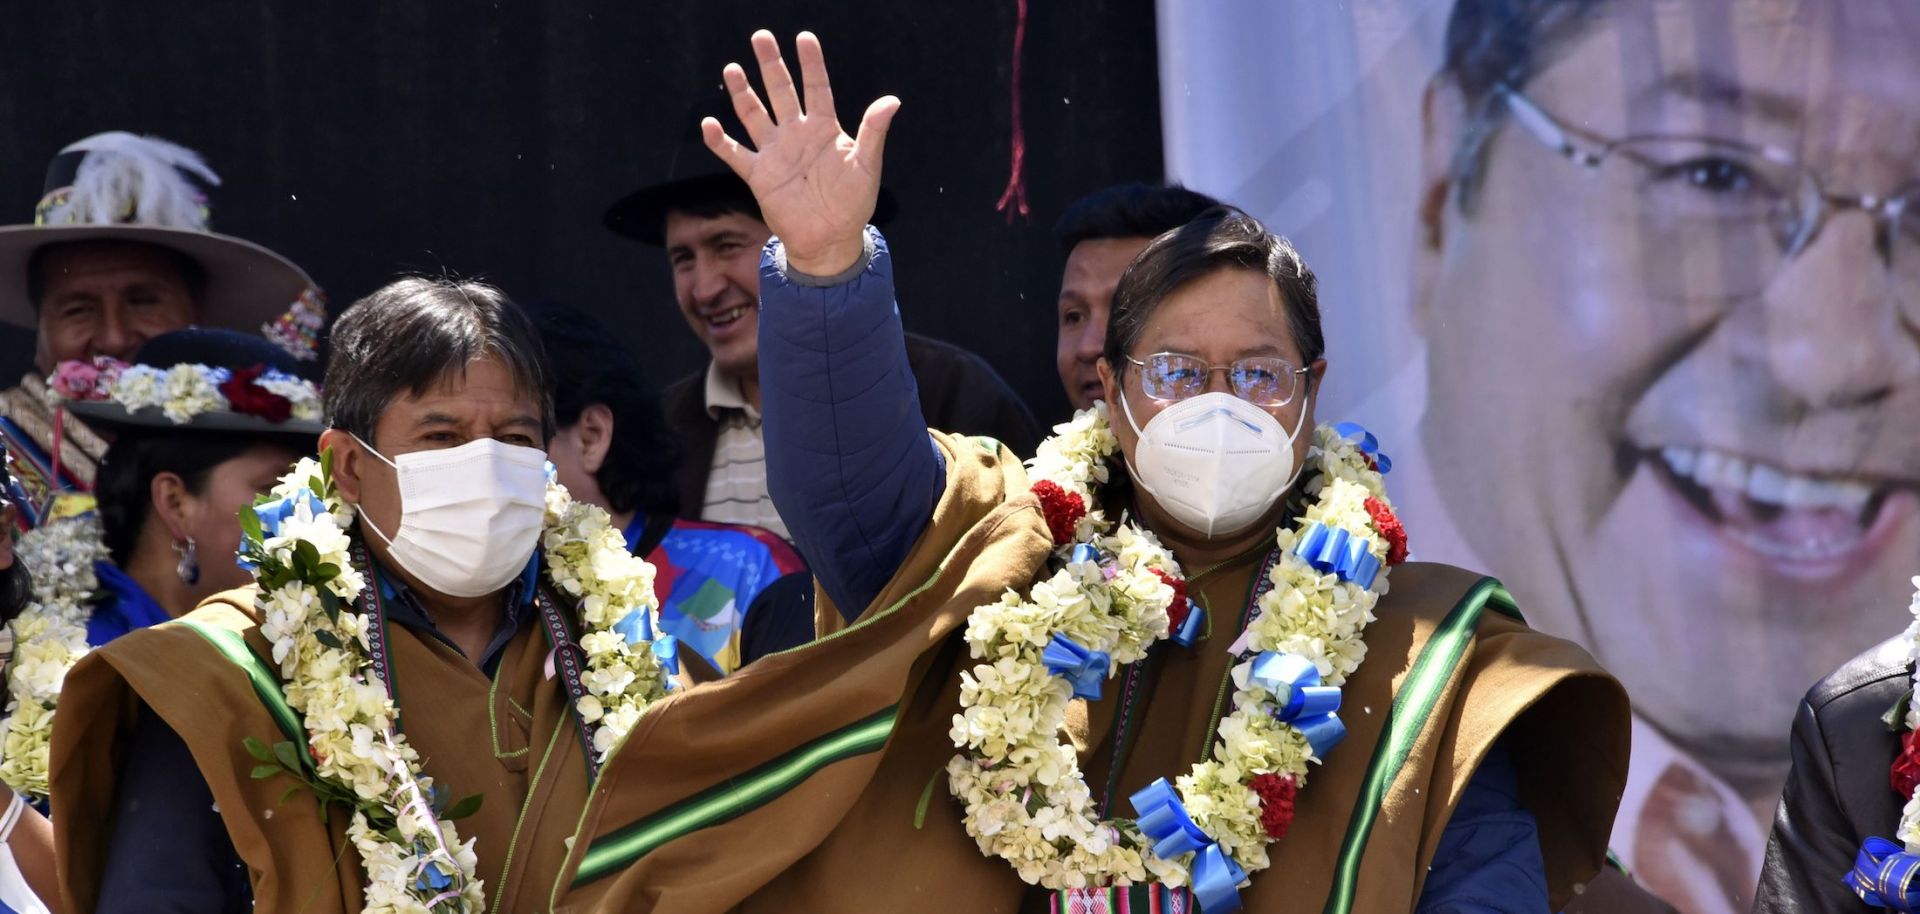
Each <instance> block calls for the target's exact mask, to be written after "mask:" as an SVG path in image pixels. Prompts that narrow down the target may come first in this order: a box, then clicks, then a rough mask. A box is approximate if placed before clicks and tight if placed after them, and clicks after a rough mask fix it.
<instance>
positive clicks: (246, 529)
mask: <svg viewBox="0 0 1920 914" xmlns="http://www.w3.org/2000/svg"><path fill="white" fill-rule="evenodd" d="M240 537H241V542H243V543H262V542H265V541H266V536H265V533H264V531H263V530H262V528H261V526H260V515H259V514H258V513H256V512H255V511H254V510H253V509H252V508H250V507H249V508H241V509H240Z"/></svg>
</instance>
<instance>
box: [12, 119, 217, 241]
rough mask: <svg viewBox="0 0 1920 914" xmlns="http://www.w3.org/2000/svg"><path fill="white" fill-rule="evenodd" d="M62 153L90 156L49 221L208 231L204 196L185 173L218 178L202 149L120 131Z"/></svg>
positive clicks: (206, 179)
mask: <svg viewBox="0 0 1920 914" xmlns="http://www.w3.org/2000/svg"><path fill="white" fill-rule="evenodd" d="M61 152H62V153H67V152H85V153H86V156H85V157H84V158H82V159H81V160H80V167H79V168H78V169H77V170H76V171H75V174H74V179H73V186H72V188H71V189H70V190H69V191H68V193H67V194H66V196H65V199H64V200H61V201H60V202H59V203H58V204H56V205H55V206H54V207H52V208H51V209H50V210H49V211H48V212H47V214H46V217H45V218H46V222H47V224H49V225H109V224H113V223H121V222H133V223H137V224H140V225H151V226H157V227H165V228H181V229H192V230H195V231H203V232H204V231H206V230H207V216H206V214H207V209H206V199H205V197H204V196H203V195H202V194H201V192H200V189H199V188H198V187H196V186H194V183H193V181H191V180H189V179H188V177H187V175H188V174H191V175H193V176H194V177H197V178H199V179H200V180H201V181H203V182H205V183H206V184H208V185H209V186H215V187H217V186H219V184H220V176H219V175H217V174H215V173H214V171H213V169H211V168H208V167H207V163H206V162H205V161H204V160H203V159H201V158H200V154H199V153H197V152H194V151H193V150H191V149H188V148H187V147H185V146H181V145H179V144H177V143H169V142H167V141H166V140H163V139H160V138H158V137H151V136H136V135H134V134H131V133H127V132H125V131H120V130H115V131H110V132H108V133H100V134H95V135H93V136H90V137H87V138H86V139H84V140H81V141H79V142H77V143H73V144H71V145H69V146H68V147H67V148H65V149H63V150H61ZM129 207H131V211H129Z"/></svg>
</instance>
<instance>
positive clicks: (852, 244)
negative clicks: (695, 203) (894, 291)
mask: <svg viewBox="0 0 1920 914" xmlns="http://www.w3.org/2000/svg"><path fill="white" fill-rule="evenodd" d="M794 44H795V46H796V47H797V49H798V51H799V57H800V74H801V78H802V79H804V80H805V93H806V106H805V108H804V110H803V109H802V107H801V96H800V93H799V92H797V91H796V90H795V88H794V85H793V75H792V74H791V73H789V72H787V62H786V61H785V60H783V59H782V58H781V57H780V44H779V42H777V41H775V40H774V38H773V33H772V32H769V31H767V30H765V29H762V30H760V31H758V32H755V33H753V54H754V57H756V58H758V59H759V61H760V80H761V82H762V83H764V84H765V85H766V87H767V101H766V104H762V103H761V101H760V96H758V95H757V94H755V93H754V91H753V87H752V86H750V85H748V84H747V72H746V71H745V70H743V69H741V67H740V65H739V64H737V63H730V64H727V67H726V69H725V70H724V71H722V77H723V78H724V79H725V80H726V84H727V91H728V93H729V94H731V95H732V97H733V111H734V113H735V114H738V115H739V116H740V123H741V124H742V125H744V126H745V127H746V129H747V139H749V140H751V141H752V142H753V148H751V149H750V148H748V147H747V146H746V145H745V144H743V143H741V142H740V140H739V139H738V138H736V137H731V136H728V135H727V132H726V130H725V129H723V128H722V127H721V126H720V122H719V121H717V120H714V119H713V118H710V117H709V118H707V119H705V120H703V121H701V122H700V132H701V134H702V135H703V137H704V138H705V140H706V142H707V148H708V149H711V150H713V154H714V155H717V156H719V157H720V160H721V161H723V162H725V163H727V167H729V168H731V169H733V171H734V174H737V175H739V176H740V179H741V180H743V181H745V182H747V187H749V188H751V189H752V191H753V197H754V200H756V201H757V202H758V203H759V204H760V214H761V217H762V218H763V219H765V220H766V223H767V228H769V229H772V230H773V233H774V234H775V235H778V236H779V237H780V241H781V243H782V244H784V245H785V246H786V251H787V263H788V265H790V266H791V267H793V268H794V269H796V270H799V271H800V272H802V273H807V274H810V275H814V276H833V275H836V274H839V273H841V272H844V271H845V270H846V269H847V268H849V267H851V266H853V265H854V264H855V263H857V262H859V260H860V255H861V253H862V252H863V251H864V250H865V247H866V236H865V231H866V226H867V220H869V219H871V218H873V207H874V202H875V201H876V200H878V199H879V196H880V152H881V149H882V148H883V147H884V146H885V145H886V140H887V125H888V124H890V123H892V121H893V115H894V112H896V111H899V110H900V100H899V99H897V98H894V97H893V96H891V95H887V96H882V97H881V98H879V99H877V100H875V101H874V103H873V104H871V105H868V106H867V113H866V116H865V117H863V118H861V119H860V132H859V134H858V135H856V136H851V137H849V136H847V134H846V132H845V131H843V130H841V129H840V121H839V119H838V118H837V117H835V115H834V113H833V90H832V89H831V88H830V87H829V86H828V85H827V64H826V60H825V58H823V57H822V56H821V54H820V39H818V38H815V37H814V35H813V33H812V32H801V33H800V36H799V37H798V38H797V39H795V41H794ZM769 107H771V109H772V110H771V112H769V110H768V109H769Z"/></svg>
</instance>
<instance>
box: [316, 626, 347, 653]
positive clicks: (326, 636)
mask: <svg viewBox="0 0 1920 914" xmlns="http://www.w3.org/2000/svg"><path fill="white" fill-rule="evenodd" d="M313 640H315V641H318V642H320V643H321V644H324V645H326V646H327V647H330V648H333V649H334V650H336V651H337V650H340V648H341V644H340V639H339V637H337V636H336V635H334V633H332V632H330V631H327V630H326V629H324V628H316V629H314V630H313Z"/></svg>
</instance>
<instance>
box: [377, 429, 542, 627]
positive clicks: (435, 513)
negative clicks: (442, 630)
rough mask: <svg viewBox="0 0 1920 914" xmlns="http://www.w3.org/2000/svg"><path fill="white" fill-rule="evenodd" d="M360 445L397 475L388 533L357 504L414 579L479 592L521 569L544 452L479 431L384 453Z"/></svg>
mask: <svg viewBox="0 0 1920 914" xmlns="http://www.w3.org/2000/svg"><path fill="white" fill-rule="evenodd" d="M354 440H355V441H360V439H359V437H358V436H355V438H354ZM360 446H361V447H364V448H366V449H367V452H368V453H370V454H372V455H373V456H375V457H378V458H379V459H380V460H381V461H382V462H383V463H386V464H387V465H388V466H391V467H393V471H394V473H396V474H398V476H399V478H400V529H399V530H396V531H394V534H393V536H391V537H389V536H387V535H386V533H384V532H382V531H381V530H380V528H379V527H376V526H374V524H373V521H372V519H371V518H368V517H367V515H366V514H365V513H364V512H362V513H361V515H360V519H361V520H362V521H364V522H365V523H366V525H367V529H368V530H371V531H373V533H374V535H375V536H378V537H380V539H381V540H382V541H383V542H385V543H386V544H387V553H388V554H389V555H391V556H392V557H393V560H394V561H395V562H396V563H398V564H399V565H400V567H401V568H403V569H405V570H406V571H407V573H409V574H411V575H413V576H414V577H415V578H418V579H419V580H420V583H422V584H425V585H427V586H428V587H431V588H433V589H434V590H437V591H439V592H441V593H443V594H446V595H447V596H450V597H482V596H486V595H487V594H490V593H493V592H494V591H496V590H499V589H500V588H502V587H505V586H507V582H509V581H511V580H513V579H514V578H515V577H517V576H518V575H519V574H520V573H521V572H522V571H525V570H526V567H527V560H528V559H529V558H531V557H532V556H533V550H534V547H535V546H538V545H539V544H540V531H541V527H542V526H543V524H544V523H545V521H546V515H547V455H546V453H545V452H543V451H540V450H537V449H534V448H530V447H519V446H517V445H512V444H507V443H505V442H502V441H496V440H494V439H492V438H480V439H477V440H474V441H469V442H467V443H466V444H463V445H461V446H459V447H453V448H447V449H445V450H437V451H415V452H413V453H411V454H401V455H400V456H399V457H397V458H395V459H392V460H388V459H387V457H386V455H384V454H381V453H380V452H379V451H376V450H374V449H373V446H372V445H369V444H367V443H366V442H365V441H360Z"/></svg>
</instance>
